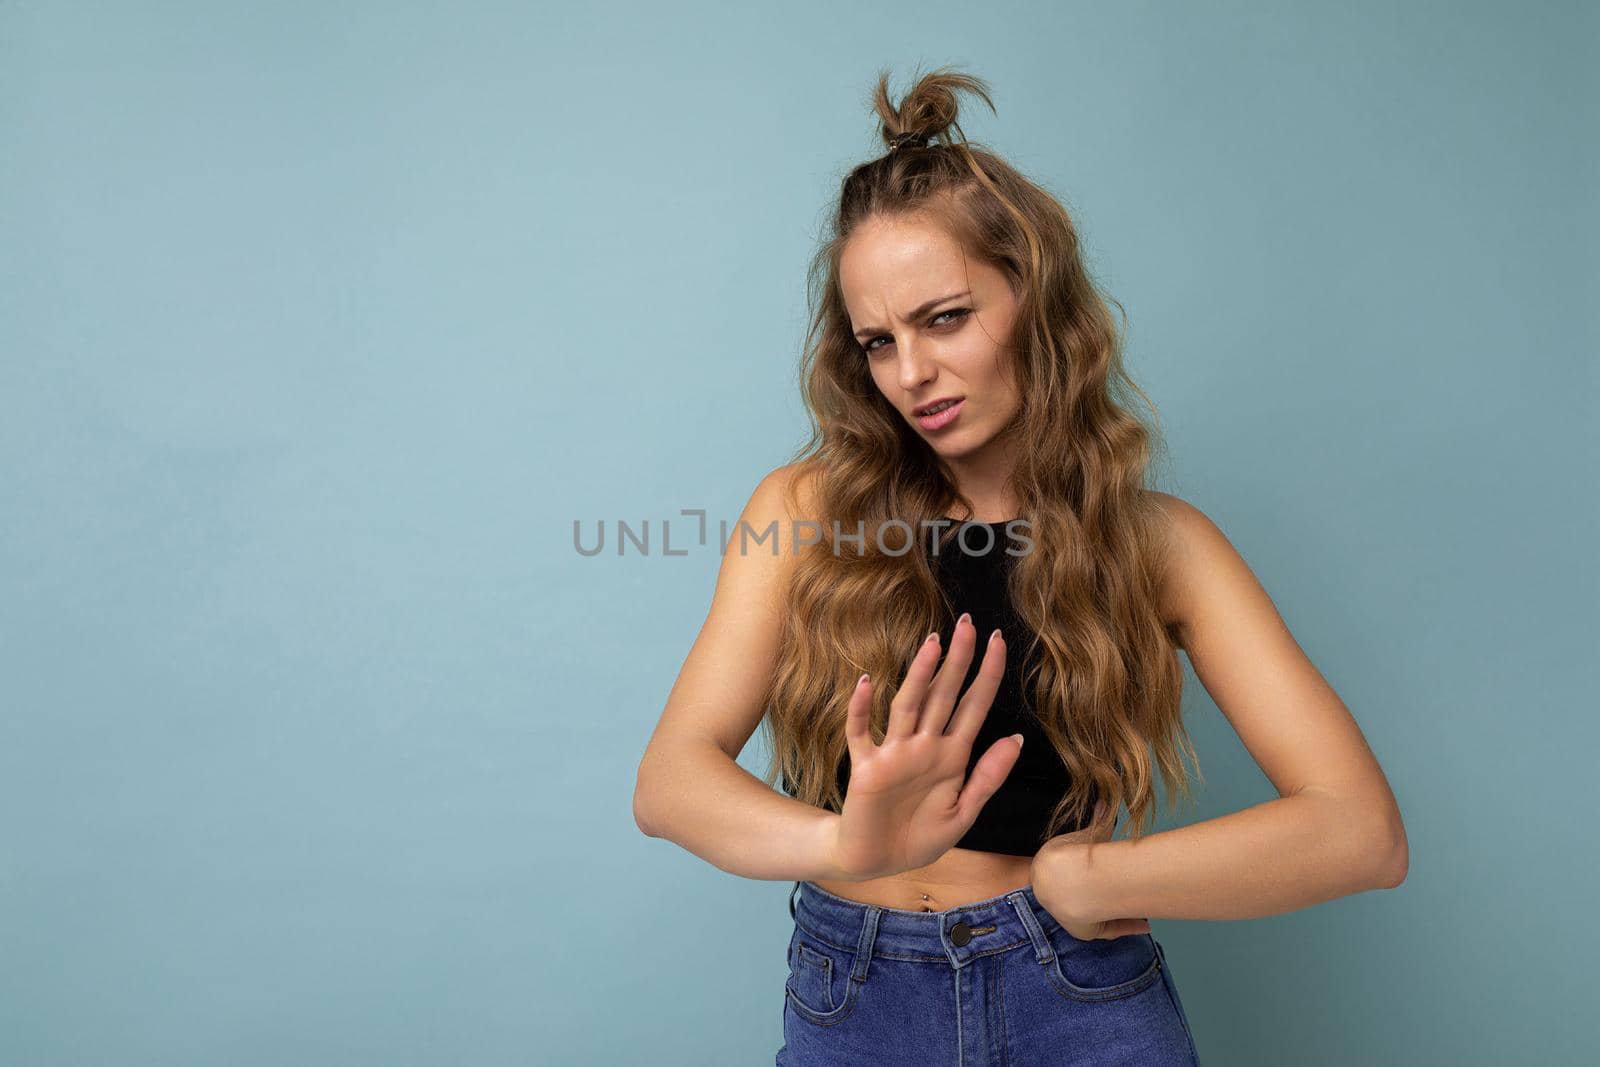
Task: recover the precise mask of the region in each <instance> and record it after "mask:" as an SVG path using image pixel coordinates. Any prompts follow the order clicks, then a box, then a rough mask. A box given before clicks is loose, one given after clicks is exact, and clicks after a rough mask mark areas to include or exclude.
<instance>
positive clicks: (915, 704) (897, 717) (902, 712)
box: [883, 630, 939, 740]
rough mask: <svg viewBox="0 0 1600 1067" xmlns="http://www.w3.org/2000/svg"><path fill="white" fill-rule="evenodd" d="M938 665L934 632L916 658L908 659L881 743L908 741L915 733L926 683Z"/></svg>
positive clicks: (926, 686)
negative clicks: (907, 738) (890, 739)
mask: <svg viewBox="0 0 1600 1067" xmlns="http://www.w3.org/2000/svg"><path fill="white" fill-rule="evenodd" d="M938 665H939V631H938V630H935V631H934V632H933V633H931V634H929V635H928V638H927V640H925V641H923V642H922V647H921V648H919V649H917V654H916V655H915V656H913V657H912V658H911V666H910V668H909V669H907V671H906V677H905V681H903V682H901V683H900V691H899V692H898V693H896V694H895V695H894V700H892V701H890V703H889V726H888V728H887V729H886V730H884V735H883V736H884V740H888V739H889V738H891V737H910V736H911V735H912V734H914V733H916V730H917V719H918V717H919V715H920V713H921V711H922V701H923V698H924V697H925V696H927V692H928V679H929V678H931V677H932V676H933V669H934V668H935V667H937V666H938Z"/></svg>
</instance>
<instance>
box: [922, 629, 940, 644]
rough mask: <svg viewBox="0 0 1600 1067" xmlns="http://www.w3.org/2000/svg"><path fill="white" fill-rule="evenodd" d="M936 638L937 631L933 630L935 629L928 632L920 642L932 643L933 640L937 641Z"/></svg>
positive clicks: (937, 635) (937, 637)
mask: <svg viewBox="0 0 1600 1067" xmlns="http://www.w3.org/2000/svg"><path fill="white" fill-rule="evenodd" d="M938 639H939V631H938V630H935V631H933V633H931V634H929V635H928V636H927V637H926V638H924V639H923V642H922V643H923V644H925V645H926V644H930V643H932V642H934V641H937V640H938Z"/></svg>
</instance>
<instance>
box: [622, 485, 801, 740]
mask: <svg viewBox="0 0 1600 1067" xmlns="http://www.w3.org/2000/svg"><path fill="white" fill-rule="evenodd" d="M811 493H812V482H811V479H810V477H808V475H807V472H806V471H805V470H803V469H802V468H801V467H800V466H798V465H795V464H789V465H787V466H783V467H779V468H778V469H776V470H774V471H771V472H769V473H768V474H766V475H765V476H764V477H762V479H761V480H760V482H758V483H757V484H756V487H755V489H754V490H752V491H751V493H750V496H749V499H748V500H747V501H746V502H745V505H744V507H743V509H742V510H741V511H740V513H739V518H738V520H737V521H736V522H734V523H732V524H731V525H730V526H729V528H728V537H727V541H728V543H727V546H726V548H724V549H723V552H722V563H721V565H720V567H719V569H718V571H717V579H716V586H715V588H714V589H713V591H712V594H711V605H710V608H709V610H708V611H707V614H706V618H705V621H704V622H703V623H702V624H701V626H700V631H699V633H698V634H697V635H696V636H695V639H694V642H693V644H692V645H691V647H690V649H689V653H688V656H687V657H686V658H685V660H684V664H683V667H682V669H681V670H680V671H679V672H678V678H677V681H676V682H675V683H674V684H673V687H672V691H671V692H670V693H669V694H668V697H667V704H666V707H665V708H664V709H663V711H662V715H661V721H660V723H659V724H658V725H657V727H656V732H655V734H654V735H653V736H652V738H651V741H650V746H649V748H647V750H646V757H647V759H648V758H649V756H650V753H651V752H652V751H654V750H658V749H661V748H662V747H671V746H675V745H677V744H679V743H682V742H689V743H700V742H704V741H710V742H712V743H714V744H715V745H717V746H718V747H719V748H721V749H722V750H723V751H724V752H726V753H727V754H728V755H729V756H731V757H737V756H738V754H739V752H740V751H741V750H742V749H743V748H744V746H745V744H746V742H747V741H748V740H749V739H750V735H751V734H752V733H753V732H754V731H755V728H756V726H757V725H758V724H759V723H760V721H761V717H762V714H763V711H764V708H763V695H764V693H765V692H766V687H767V683H768V681H769V680H770V678H771V677H772V672H773V670H774V669H775V668H776V666H777V663H778V656H779V653H780V650H781V644H782V633H783V626H784V615H785V609H786V603H785V601H786V598H787V594H788V587H789V579H790V577H791V575H792V573H793V563H794V561H795V560H796V559H797V558H798V555H797V553H796V552H795V550H794V547H793V546H794V541H795V538H794V535H793V533H792V532H791V528H792V527H791V524H792V522H793V520H795V519H797V518H804V517H806V515H807V514H808V512H807V509H808V508H809V507H810V506H811V502H812V499H813V498H812V496H811Z"/></svg>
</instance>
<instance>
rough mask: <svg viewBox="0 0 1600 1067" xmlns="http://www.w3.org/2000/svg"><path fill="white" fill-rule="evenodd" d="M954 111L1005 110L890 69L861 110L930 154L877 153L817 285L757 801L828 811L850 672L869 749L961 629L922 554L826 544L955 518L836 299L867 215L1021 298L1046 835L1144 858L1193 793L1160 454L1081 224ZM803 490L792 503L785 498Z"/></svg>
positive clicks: (1026, 491) (954, 495) (1022, 491)
mask: <svg viewBox="0 0 1600 1067" xmlns="http://www.w3.org/2000/svg"><path fill="white" fill-rule="evenodd" d="M958 91H966V92H969V93H972V94H974V95H976V96H977V97H979V98H980V99H981V100H982V101H983V102H984V103H985V104H987V105H988V106H989V108H990V110H991V111H993V110H994V104H993V102H992V100H991V99H990V97H989V93H988V88H987V85H986V84H985V83H984V82H983V81H982V80H980V79H979V78H976V77H973V76H971V75H968V74H962V73H957V72H953V71H951V70H949V69H948V68H943V69H940V70H937V71H934V72H933V73H931V74H928V75H926V76H923V77H921V78H920V79H918V80H916V82H915V85H914V87H913V88H912V89H911V91H910V92H909V93H908V94H907V95H906V96H905V97H904V98H903V99H902V100H901V102H900V104H899V106H898V107H897V106H895V105H893V104H892V103H891V101H890V99H889V92H888V75H887V73H886V72H880V74H879V77H878V82H877V86H876V89H875V91H874V93H873V106H874V108H875V110H876V112H877V115H878V117H879V118H880V119H881V120H882V130H881V133H882V136H883V139H884V143H885V145H889V144H890V143H891V141H892V140H893V139H894V138H896V137H899V136H901V135H904V134H914V135H920V136H921V137H922V138H926V139H927V144H926V146H924V147H914V148H909V149H908V148H905V147H900V148H898V149H896V150H893V151H890V152H888V153H886V154H885V155H882V156H880V157H878V158H876V159H873V160H870V161H869V162H866V163H862V164H861V165H859V166H857V167H855V168H854V169H853V170H852V171H851V172H850V173H849V174H848V175H847V176H846V177H845V179H844V181H843V184H842V187H841V189H840V192H839V201H838V206H837V211H836V212H835V213H834V218H833V224H832V227H831V231H830V232H829V233H828V234H827V235H826V236H825V239H824V243H823V244H822V246H821V247H820V248H819V250H818V251H817V254H816V258H815V259H814V261H813V263H812V266H811V269H810V274H809V279H808V290H809V292H808V295H809V300H810V308H811V315H810V328H809V330H808V333H807V337H806V341H805V346H804V353H803V358H802V361H801V367H800V381H801V389H802V393H803V396H804V401H805V404H806V408H807V411H808V415H809V417H810V422H811V434H810V438H809V440H808V441H806V442H805V443H804V444H803V445H802V446H801V447H800V448H799V449H798V450H797V452H796V453H795V455H794V457H793V463H794V464H795V467H796V473H797V477H795V478H794V479H793V480H792V481H791V482H790V483H789V484H790V499H791V501H792V502H793V506H794V507H795V509H796V511H795V513H796V514H799V513H801V512H802V511H804V512H808V513H810V514H808V516H807V517H809V518H812V519H813V520H815V521H817V522H818V523H819V525H820V526H821V527H822V531H821V540H820V541H818V542H817V543H816V544H813V545H810V546H808V547H806V548H804V549H803V550H802V551H801V552H800V556H799V558H798V560H796V562H795V567H794V570H793V573H792V579H791V585H790V587H789V590H788V597H787V606H786V611H785V620H784V634H783V643H782V650H781V653H780V657H779V664H778V667H777V669H776V670H775V671H774V673H773V676H772V679H771V681H770V683H769V686H768V690H767V694H766V704H765V707H766V712H767V714H766V716H765V718H764V720H763V724H764V727H765V731H766V739H767V742H768V745H769V750H770V752H771V754H772V762H771V765H770V767H769V769H768V772H767V776H766V781H767V783H768V784H769V785H774V784H775V783H776V781H777V778H778V776H779V775H780V774H782V776H783V777H784V779H785V781H786V783H788V788H789V791H790V792H792V793H793V794H794V795H795V796H796V797H797V799H800V800H802V801H804V802H806V803H809V804H812V805H815V806H819V807H825V808H828V809H829V810H832V811H838V810H840V809H841V807H842V805H843V799H844V798H843V796H842V794H841V792H840V790H839V788H838V785H837V783H836V780H835V774H836V769H837V767H838V765H839V763H840V761H841V760H842V759H844V758H845V757H846V756H847V753H848V747H847V745H846V743H845V737H844V724H845V708H846V704H847V702H848V699H849V695H850V692H851V690H852V689H853V688H854V685H855V681H856V679H857V678H858V677H859V676H860V675H861V673H862V672H863V671H867V672H870V673H871V674H872V677H873V679H874V682H875V684H874V686H873V709H872V734H873V738H874V740H875V741H879V742H881V741H882V739H883V736H884V731H885V727H886V725H887V721H888V712H889V702H890V701H891V700H892V699H893V697H894V694H895V692H896V689H897V687H898V685H899V683H900V681H901V680H902V679H903V677H904V675H905V672H906V670H907V669H908V667H909V665H910V661H911V659H912V657H913V656H914V655H915V653H916V651H917V647H918V644H919V641H920V639H921V638H922V637H924V636H925V635H926V634H927V633H928V632H929V631H930V630H933V629H940V630H942V631H943V632H945V633H947V634H948V632H949V629H950V626H951V625H952V617H953V610H952V607H951V605H950V604H949V603H948V602H947V598H946V597H945V595H944V593H943V591H942V589H941V588H940V586H939V584H938V582H937V580H936V577H935V574H934V572H933V570H932V567H931V565H930V561H929V560H928V559H927V558H925V557H924V556H923V555H922V554H921V553H919V552H916V551H911V552H902V553H900V554H897V555H893V554H889V553H886V552H884V551H882V550H881V548H882V546H880V545H878V544H875V543H874V542H875V541H876V538H875V537H873V536H871V535H870V534H869V536H868V537H867V538H866V539H865V542H864V543H863V542H861V541H858V540H856V539H854V538H852V539H851V540H849V541H848V542H846V544H848V546H849V547H848V548H842V547H840V546H839V545H838V544H836V543H835V542H836V537H835V534H836V533H837V532H844V533H845V534H846V535H847V536H848V535H850V534H853V533H855V532H856V531H857V530H858V529H860V527H858V523H862V524H864V527H865V529H866V530H868V531H873V530H879V529H882V528H883V527H882V524H884V523H886V522H889V521H890V520H901V521H903V522H907V523H909V524H910V525H911V527H912V528H913V529H917V530H924V529H926V528H925V527H923V526H922V525H921V524H922V523H924V522H931V521H934V520H938V519H942V518H944V517H946V516H950V515H954V514H960V511H959V510H953V509H956V508H957V507H958V505H959V506H961V507H967V506H968V505H967V502H966V501H964V499H963V498H962V497H961V495H960V493H959V492H958V491H957V489H956V487H955V486H954V485H953V484H952V482H951V481H950V480H949V478H948V477H947V476H946V474H945V473H944V472H943V470H942V468H941V466H940V464H939V462H938V460H937V457H936V456H935V454H934V453H933V451H932V450H931V449H930V448H929V446H928V445H927V444H926V443H925V442H924V441H923V440H922V439H921V438H920V437H919V436H918V435H917V434H916V433H914V432H913V431H912V430H911V428H910V427H908V426H907V425H906V423H905V420H904V419H903V417H902V416H901V415H900V414H899V412H898V411H897V410H896V409H895V408H894V407H893V405H892V404H890V402H889V401H888V400H887V399H886V398H885V397H884V396H883V395H882V393H881V392H880V391H879V390H878V388H877V387H876V385H875V384H874V382H873V380H872V376H871V373H870V371H869V369H868V364H867V361H866V360H865V359H864V357H863V354H862V349H861V346H860V344H859V343H858V342H857V341H856V340H855V338H854V337H853V336H852V330H851V325H850V317H849V315H848V313H847V311H846V308H845V304H844V300H843V298H842V296H841V293H840V285H839V261H840V255H841V253H842V251H843V249H844V247H845V245H846V243H847V242H848V241H849V240H850V237H851V235H852V234H853V233H854V232H855V230H856V228H857V227H859V226H860V225H861V224H862V223H864V222H865V221H867V220H868V219H871V218H874V217H884V218H893V219H898V218H905V217H908V216H915V217H917V218H924V219H931V220H933V221H935V222H936V223H938V224H940V225H942V226H943V227H945V228H946V229H947V231H948V232H949V233H950V234H951V235H952V236H953V237H954V238H955V239H956V240H957V241H958V242H959V243H960V244H961V246H962V247H963V248H964V249H965V250H966V253H967V255H968V256H969V257H971V258H976V259H979V260H981V261H984V262H987V263H990V264H992V265H994V266H995V267H996V268H997V269H999V270H1001V271H1003V272H1004V273H1005V275H1006V276H1007V278H1008V280H1009V281H1010V283H1011V288H1012V290H1013V292H1014V293H1015V294H1016V295H1017V298H1018V308H1017V315H1016V318H1015V326H1014V329H1013V333H1012V336H1011V337H1010V338H1008V339H1004V340H1006V342H1007V344H1006V346H1005V347H1006V348H1007V349H1008V350H1009V356H1008V358H1010V359H1011V361H1012V369H1013V371H1014V375H1015V381H1016V383H1017V388H1018V392H1019V394H1020V405H1019V409H1018V411H1017V414H1016V418H1015V420H1014V421H1013V422H1012V423H1011V424H1009V425H1008V426H1007V427H1006V428H1005V429H1004V430H1003V431H1002V433H1014V434H1015V435H1016V440H1017V441H1018V442H1021V443H1022V447H1021V448H1020V450H1019V452H1020V455H1019V458H1018V460H1017V463H1016V465H1015V469H1014V470H1013V472H1012V474H1011V481H1010V488H1011V492H1012V494H1013V496H1014V498H1015V499H1016V500H1017V501H1018V502H1019V506H1020V514H1019V516H1017V517H1020V518H1024V519H1027V520H1028V521H1029V522H1030V523H1031V524H1032V527H1031V536H1032V538H1033V542H1034V547H1033V550H1032V551H1031V552H1029V553H1028V554H1027V555H1022V556H1016V557H1014V560H1015V566H1014V567H1012V568H1011V571H1010V576H1009V583H1010V584H1009V591H1010V595H1011V601H1012V604H1013V606H1014V608H1015V610H1016V612H1017V615H1018V616H1019V617H1020V619H1021V620H1022V621H1023V622H1024V623H1026V625H1027V626H1028V628H1029V629H1030V630H1031V631H1032V634H1031V638H1030V640H1029V642H1028V644H1027V648H1026V650H1025V673H1024V681H1023V686H1024V689H1023V691H1024V692H1026V693H1029V694H1030V700H1031V703H1032V707H1033V709H1034V712H1035V714H1036V715H1037V716H1038V719H1039V721H1040V723H1041V725H1042V728H1043V730H1044V733H1045V734H1046V735H1047V736H1048V737H1049V739H1050V743H1051V744H1052V745H1053V746H1054V747H1055V750H1056V753H1057V755H1058V756H1059V757H1060V759H1061V762H1062V764H1063V765H1064V766H1065V767H1066V769H1067V771H1068V773H1069V775H1070V782H1071V784H1070V786H1069V788H1068V790H1067V792H1066V793H1065V795H1063V796H1062V798H1061V799H1060V801H1059V802H1058V803H1057V805H1056V807H1055V808H1054V810H1053V811H1052V813H1051V816H1050V821H1049V831H1048V833H1049V835H1051V836H1053V835H1055V834H1057V833H1061V832H1066V830H1065V829H1063V828H1071V829H1077V828H1079V827H1082V826H1087V825H1089V819H1090V817H1091V814H1092V812H1093V809H1094V805H1095V801H1096V800H1097V799H1104V800H1105V801H1106V802H1107V803H1106V807H1105V811H1104V814H1103V815H1102V816H1101V821H1100V823H1098V824H1096V827H1095V828H1096V829H1098V830H1101V831H1103V832H1105V833H1106V834H1107V835H1108V836H1109V835H1110V834H1111V832H1112V830H1113V829H1114V826H1115V823H1116V820H1117V817H1118V812H1119V810H1120V809H1121V808H1123V807H1126V808H1127V810H1128V813H1129V816H1130V820H1129V830H1130V834H1131V836H1132V837H1133V838H1135V839H1137V838H1138V837H1139V836H1140V835H1141V834H1142V833H1144V832H1145V830H1146V827H1147V825H1148V824H1149V823H1150V821H1151V820H1152V819H1153V817H1154V814H1155V806H1156V803H1155V781H1154V779H1155V772H1156V771H1157V770H1159V772H1160V774H1161V777H1162V780H1163V782H1164V783H1165V785H1166V788H1167V796H1168V809H1169V811H1170V810H1171V808H1172V806H1173V797H1172V791H1173V789H1174V787H1176V788H1177V790H1178V791H1180V792H1181V793H1182V794H1183V795H1184V796H1185V797H1186V798H1187V797H1188V796H1189V783H1188V778H1187V775H1186V771H1185V767H1184V764H1183V760H1182V756H1183V755H1184V754H1187V755H1188V756H1189V757H1190V759H1191V760H1193V762H1194V764H1195V770H1196V773H1197V774H1198V771H1199V766H1198V765H1199V759H1198V756H1197V754H1196V753H1195V751H1194V747H1193V745H1192V744H1191V742H1190V740H1189V737H1188V734H1187V731H1186V730H1185V729H1184V726H1183V721H1182V715H1181V711H1180V703H1181V697H1182V687H1183V673H1182V670H1181V667H1180V666H1179V663H1178V657H1177V652H1176V647H1175V645H1174V643H1173V640H1172V636H1171V635H1170V634H1169V633H1168V631H1167V628H1166V627H1165V626H1164V624H1163V622H1162V618H1161V614H1160V612H1159V610H1158V607H1157V590H1158V576H1159V574H1160V569H1161V566H1162V558H1161V557H1162V547H1161V546H1162V544H1163V539H1162V535H1161V529H1162V523H1161V506H1160V503H1159V500H1158V496H1157V494H1154V493H1152V492H1150V491H1148V490H1147V489H1146V487H1145V485H1144V482H1145V480H1146V477H1147V468H1148V466H1149V463H1150V460H1151V458H1152V455H1153V454H1154V453H1155V451H1156V450H1157V449H1158V447H1159V440H1160V439H1159V436H1158V435H1157V434H1156V433H1155V432H1154V431H1152V430H1151V429H1148V428H1147V426H1146V424H1145V422H1144V421H1142V420H1141V419H1140V418H1139V417H1138V416H1137V415H1136V414H1135V413H1134V412H1135V408H1134V405H1133V402H1132V398H1133V397H1134V396H1135V395H1136V396H1137V397H1139V398H1141V399H1143V400H1144V401H1145V402H1146V404H1149V400H1148V397H1146V396H1145V394H1144V392H1143V391H1142V390H1140V389H1139V388H1138V386H1137V385H1135V384H1134V383H1133V381H1132V380H1131V379H1130V378H1129V377H1128V375H1127V373H1126V371H1125V370H1124V368H1123V365H1122V360H1121V354H1120V351H1121V343H1122V338H1121V335H1120V334H1119V332H1118V330H1117V328H1116V325H1115V323H1114V322H1113V319H1112V316H1111V314H1110V312H1109V310H1108V308H1107V300H1108V298H1106V297H1102V296H1101V294H1100V293H1099V291H1098V290H1097V288H1096V286H1095V283H1094V281H1093V280H1092V279H1091V278H1090V276H1089V274H1088V272H1087V271H1086V270H1085V268H1084V264H1083V262H1082V259H1081V255H1080V247H1079V241H1078V234H1077V231H1076V229H1075V227H1074V225H1073V223H1072V220H1071V218H1070V217H1069V216H1068V214H1067V212H1066V210H1065V208H1064V207H1062V205H1061V204H1060V203H1059V202H1057V200H1056V199H1055V198H1054V197H1053V196H1051V195H1050V194H1049V193H1047V192H1046V191H1045V190H1043V189H1042V188H1040V187H1039V186H1038V185H1036V184H1034V183H1033V182H1031V181H1029V180H1028V179H1027V178H1025V177H1023V176H1022V175H1021V174H1020V173H1018V172H1017V171H1016V170H1015V169H1013V168H1012V167H1011V166H1010V165H1008V164H1007V163H1005V162H1004V161H1002V160H1001V159H1000V158H998V157H997V156H996V155H994V154H993V153H992V152H990V151H988V150H987V149H985V148H983V147H982V146H980V145H978V144H976V143H974V142H970V141H968V140H967V139H966V137H965V135H964V134H963V133H962V132H961V127H960V126H959V125H958V124H957V122H956V118H957V101H956V94H957V92H958ZM1112 302H1113V303H1114V301H1112ZM1118 309H1119V311H1120V310H1121V305H1118ZM1150 408H1151V412H1152V415H1153V414H1154V406H1153V405H1150ZM802 482H804V483H805V485H806V486H807V492H808V496H809V499H808V501H807V503H806V504H805V505H802V504H800V503H799V501H798V500H797V499H796V497H797V496H798V494H799V489H798V486H799V485H800V484H801V483H802ZM968 514H970V510H969V511H968ZM1008 518H1009V516H1008ZM835 522H837V523H838V526H839V530H838V531H836V530H835V529H834V527H833V524H834V523H835ZM947 533H948V534H953V533H954V530H953V529H951V530H949V531H948V532H947ZM884 540H885V541H889V542H894V543H893V544H891V545H890V548H891V550H893V548H895V547H897V546H898V545H900V544H903V540H899V539H896V538H893V537H890V536H888V535H884ZM1017 651H1018V650H1016V649H1012V650H1010V651H1009V652H1008V655H1011V656H1014V655H1016V654H1017ZM976 655H978V656H981V655H982V648H981V645H980V647H979V649H978V650H977V652H976ZM979 754H981V753H976V752H975V755H979Z"/></svg>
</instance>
